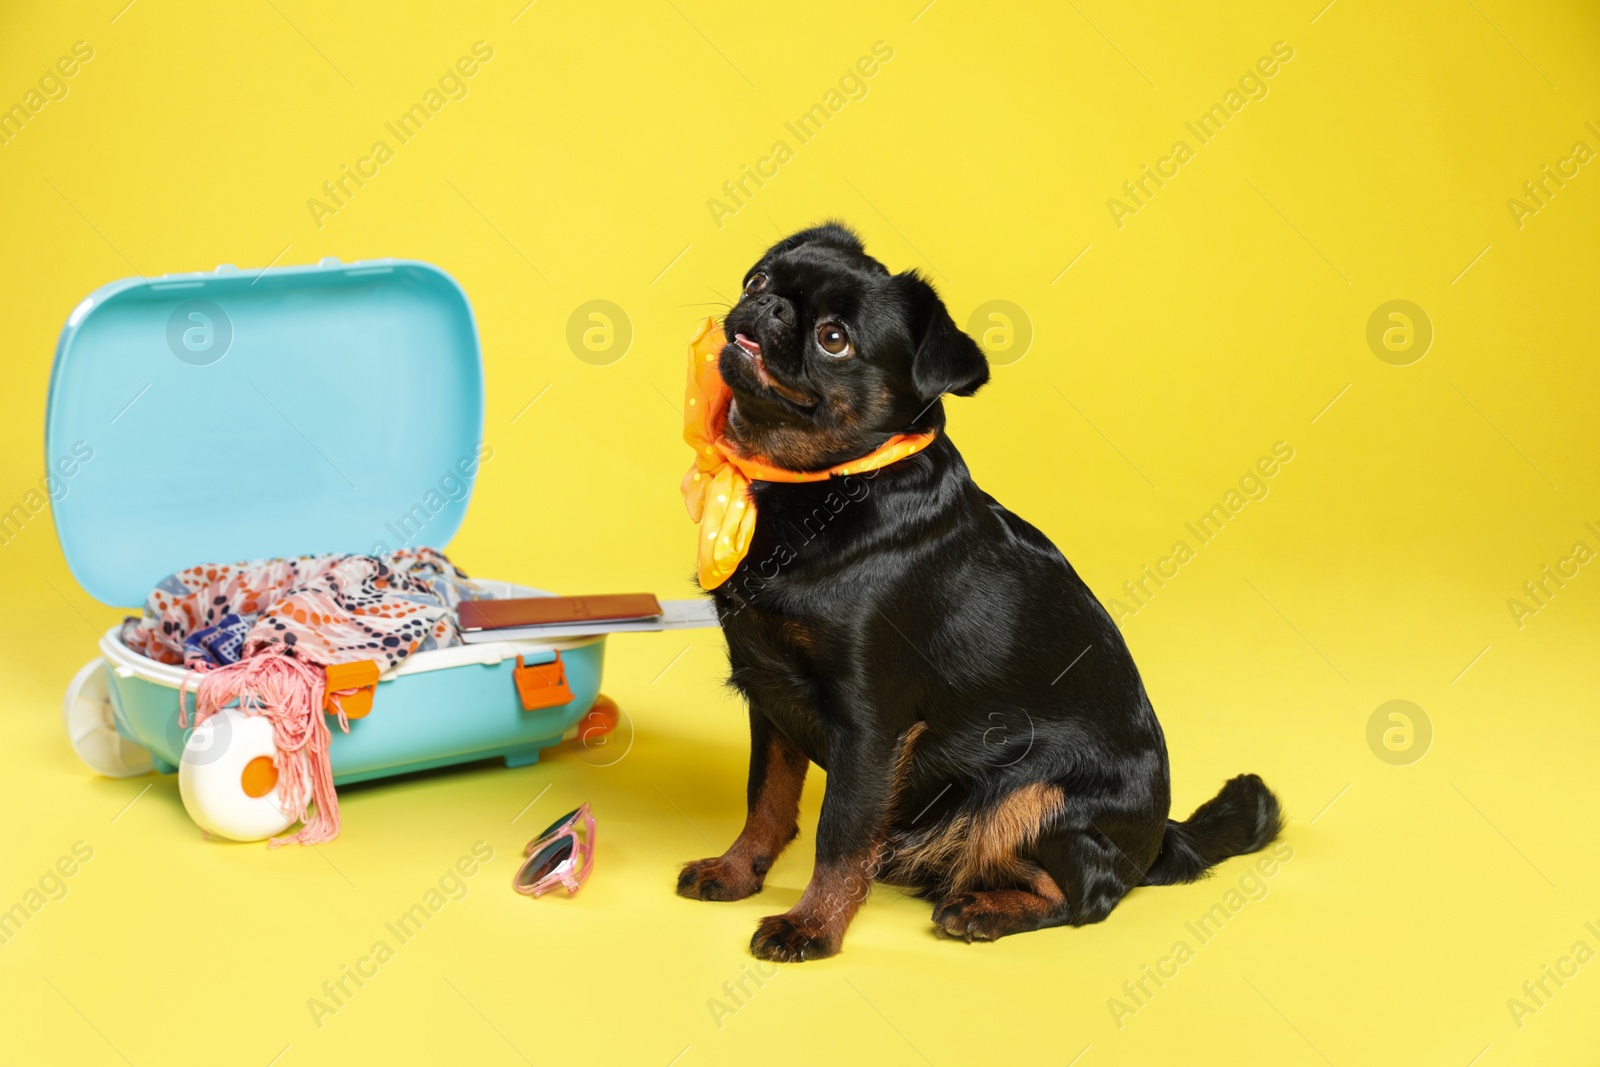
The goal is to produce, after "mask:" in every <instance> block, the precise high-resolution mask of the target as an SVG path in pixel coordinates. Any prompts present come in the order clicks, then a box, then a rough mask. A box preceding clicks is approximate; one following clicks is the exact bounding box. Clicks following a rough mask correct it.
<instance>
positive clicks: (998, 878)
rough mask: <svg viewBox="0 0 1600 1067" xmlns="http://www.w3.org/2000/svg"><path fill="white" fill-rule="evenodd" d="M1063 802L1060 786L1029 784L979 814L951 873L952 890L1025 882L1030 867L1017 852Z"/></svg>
mask: <svg viewBox="0 0 1600 1067" xmlns="http://www.w3.org/2000/svg"><path fill="white" fill-rule="evenodd" d="M1063 800H1064V798H1063V795H1062V792H1061V787H1060V786H1057V785H1051V784H1048V783H1046V782H1030V783H1029V784H1027V785H1025V786H1022V787H1020V788H1018V789H1016V790H1014V791H1012V792H1011V793H1008V794H1007V795H1006V796H1005V797H1003V798H1002V799H1001V800H1000V802H999V803H998V804H996V805H995V806H994V807H992V808H990V809H988V810H987V811H982V812H979V813H978V814H977V816H976V817H974V819H973V825H972V827H971V829H970V830H968V831H967V832H966V834H965V848H963V849H962V850H961V853H960V855H959V856H957V857H956V858H955V863H954V868H953V870H952V871H951V883H952V885H954V886H955V889H956V891H957V892H960V891H964V890H966V889H970V888H972V887H974V886H978V885H983V884H986V883H995V882H1023V883H1024V884H1025V883H1026V882H1028V881H1029V880H1030V879H1029V877H1028V874H1029V872H1028V870H1027V868H1028V867H1029V866H1031V865H1029V864H1025V863H1024V862H1023V861H1022V860H1021V859H1020V858H1019V857H1018V855H1017V853H1018V852H1020V851H1022V850H1024V849H1026V848H1028V847H1029V846H1031V845H1032V844H1033V842H1034V841H1035V840H1037V839H1038V837H1039V831H1040V830H1041V829H1042V828H1043V826H1044V823H1045V821H1046V820H1047V819H1049V818H1051V817H1052V816H1053V815H1055V814H1056V812H1058V811H1060V810H1061V806H1062V803H1063Z"/></svg>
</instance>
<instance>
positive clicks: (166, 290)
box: [45, 259, 483, 607]
mask: <svg viewBox="0 0 1600 1067" xmlns="http://www.w3.org/2000/svg"><path fill="white" fill-rule="evenodd" d="M482 437H483V363H482V354H481V351H480V349H479V344H478V330H477V325H476V323H475V322H474V321H473V317H472V307H471V305H470V304H469V303H468V302H467V297H466V294H465V293H464V292H463V291H462V289H461V287H460V286H459V285H458V284H456V282H455V279H453V278H451V277H450V276H449V275H448V274H446V273H445V272H444V271H442V270H440V269H439V268H438V267H435V266H432V265H431V264H427V263H421V262H417V261H414V260H400V259H380V260H365V261H361V262H357V263H351V264H348V265H347V264H341V263H340V262H339V261H338V260H336V259H324V260H323V261H322V262H321V263H319V264H317V265H316V266H302V267H279V268H271V269H268V270H264V271H240V270H238V269H236V268H234V267H232V266H222V267H218V268H217V269H216V270H215V271H211V272H204V271H203V272H199V273H195V274H169V275H163V276H162V277H159V278H149V279H145V278H128V279H124V280H122V281H118V282H113V283H111V284H110V285H106V286H103V287H102V288H100V289H98V290H96V291H95V292H94V293H92V294H90V295H89V297H88V298H86V299H85V300H84V301H83V302H82V303H81V304H79V305H78V306H77V307H76V308H75V309H74V310H73V312H72V315H71V317H70V318H68V319H67V324H66V326H65V328H63V329H62V331H61V340H60V342H59V343H58V344H57V346H56V357H55V366H54V369H53V370H52V371H51V375H50V398H49V403H48V409H47V412H46V417H45V463H46V469H47V471H48V472H49V474H50V487H51V495H52V496H53V497H54V500H53V503H52V511H53V512H54V514H55V524H56V533H57V535H58V536H59V537H60V539H61V547H62V551H63V552H64V554H65V555H66V559H67V564H68V566H69V567H70V568H71V569H72V573H73V576H74V577H76V578H77V580H78V582H79V583H80V584H81V585H82V586H83V588H84V589H85V590H87V591H88V593H89V594H90V595H91V596H93V597H94V598H95V599H96V600H99V601H101V602H102V603H105V604H109V605H114V606H122V607H135V606H138V605H142V604H143V603H144V601H145V598H146V597H147V596H148V595H149V593H150V590H151V589H152V588H153V587H154V586H155V584H156V583H157V582H159V581H160V580H161V579H162V578H164V577H166V576H167V575H168V574H171V573H173V572H174V571H177V570H180V569H182V568H184V567H190V566H193V565H194V564H196V563H206V562H231V561H236V560H247V559H257V558H263V557H270V556H288V555H299V554H305V553H323V552H385V551H392V550H394V549H397V548H400V547H402V546H406V545H410V546H417V545H432V546H435V547H439V546H443V545H444V544H445V543H447V542H448V541H449V540H450V538H451V537H452V536H453V535H454V534H455V532H456V530H457V529H458V528H460V526H461V521H462V519H463V518H464V517H465V514H466V509H467V500H468V498H469V497H470V495H471V493H472V485H473V482H474V480H475V478H476V475H477V470H478V464H479V446H480V442H481V441H482Z"/></svg>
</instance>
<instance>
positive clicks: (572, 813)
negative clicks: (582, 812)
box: [534, 808, 578, 840]
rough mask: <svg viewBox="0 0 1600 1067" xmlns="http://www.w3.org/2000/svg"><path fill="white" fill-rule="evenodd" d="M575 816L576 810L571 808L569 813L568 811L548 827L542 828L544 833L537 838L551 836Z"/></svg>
mask: <svg viewBox="0 0 1600 1067" xmlns="http://www.w3.org/2000/svg"><path fill="white" fill-rule="evenodd" d="M577 814H578V809H577V808H573V809H572V810H571V811H569V812H567V813H566V814H565V815H563V816H561V818H559V819H557V820H556V821H555V822H553V823H551V824H550V825H549V826H546V827H545V828H544V833H542V834H540V835H539V837H549V836H550V835H551V834H553V833H555V832H556V831H557V830H559V829H561V828H562V827H563V826H565V825H566V824H567V823H569V822H571V821H572V818H573V816H575V815H577ZM534 840H538V838H535V839H534Z"/></svg>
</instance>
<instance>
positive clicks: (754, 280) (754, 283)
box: [744, 271, 767, 295]
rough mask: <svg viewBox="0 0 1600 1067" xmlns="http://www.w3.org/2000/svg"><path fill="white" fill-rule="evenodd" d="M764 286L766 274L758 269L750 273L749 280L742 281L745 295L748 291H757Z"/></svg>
mask: <svg viewBox="0 0 1600 1067" xmlns="http://www.w3.org/2000/svg"><path fill="white" fill-rule="evenodd" d="M766 287H767V276H766V275H765V274H762V273H761V272H759V271H757V272H756V273H755V274H752V275H750V280H749V281H747V282H745V283H744V291H745V293H746V294H747V295H748V294H750V293H759V292H760V291H761V290H763V289H765V288H766Z"/></svg>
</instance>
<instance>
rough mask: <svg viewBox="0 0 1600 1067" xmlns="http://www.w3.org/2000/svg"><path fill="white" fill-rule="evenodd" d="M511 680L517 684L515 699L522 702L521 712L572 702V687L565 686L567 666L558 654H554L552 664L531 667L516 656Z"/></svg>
mask: <svg viewBox="0 0 1600 1067" xmlns="http://www.w3.org/2000/svg"><path fill="white" fill-rule="evenodd" d="M511 680H512V681H514V682H515V683H516V684H517V697H518V698H519V699H520V700H521V701H522V710H523V711H537V710H538V709H539V708H553V707H557V706H559V705H561V704H566V703H570V702H571V700H572V687H571V686H569V685H567V665H566V664H565V663H562V662H561V653H560V652H557V653H556V658H555V662H554V663H540V664H535V665H534V666H532V667H530V666H528V665H527V664H526V663H524V662H522V657H521V656H518V657H517V665H516V666H515V667H514V668H512V671H511Z"/></svg>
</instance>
